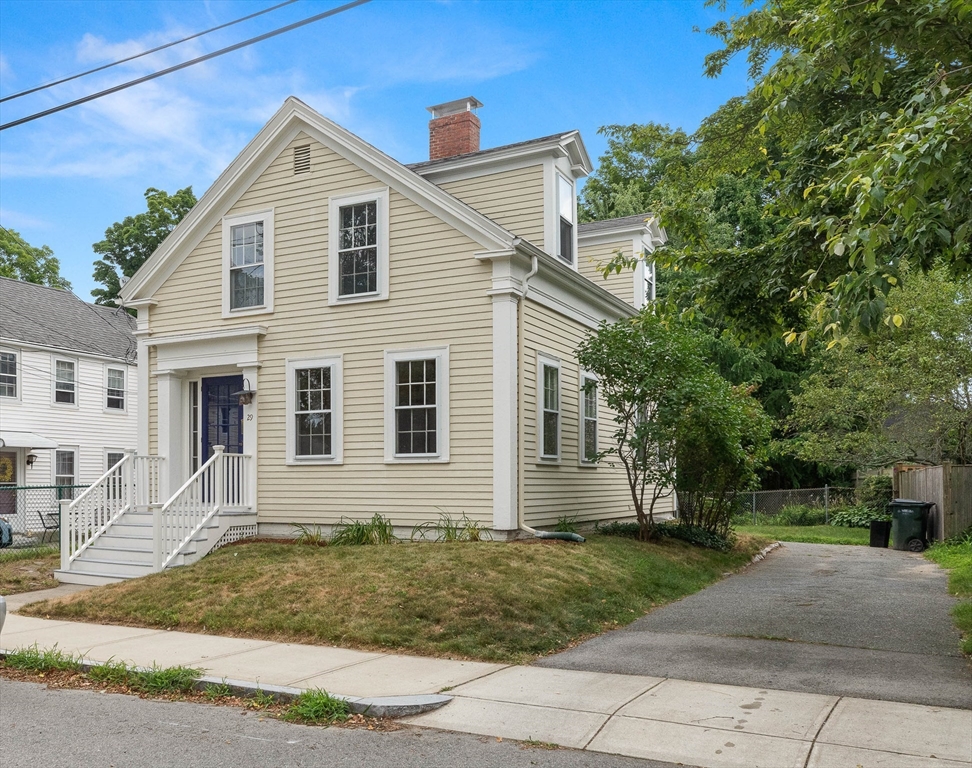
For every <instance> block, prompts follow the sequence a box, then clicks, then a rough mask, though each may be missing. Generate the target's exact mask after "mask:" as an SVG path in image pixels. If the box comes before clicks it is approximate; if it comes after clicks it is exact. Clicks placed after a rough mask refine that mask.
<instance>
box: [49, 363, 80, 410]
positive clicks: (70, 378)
mask: <svg viewBox="0 0 972 768" xmlns="http://www.w3.org/2000/svg"><path fill="white" fill-rule="evenodd" d="M76 368H77V364H76V363H75V362H74V361H73V360H58V359H56V358H55V360H54V402H55V403H64V404H65V405H75V404H76V403H77V388H78V384H77V381H76V380H75V371H76Z"/></svg>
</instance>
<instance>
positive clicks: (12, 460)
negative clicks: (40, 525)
mask: <svg viewBox="0 0 972 768" xmlns="http://www.w3.org/2000/svg"><path fill="white" fill-rule="evenodd" d="M16 487H17V454H16V453H15V452H13V451H10V452H9V453H8V452H7V451H0V517H4V518H7V521H8V522H13V521H12V519H11V518H13V516H14V515H16V514H17V491H15V490H13V489H14V488H16Z"/></svg>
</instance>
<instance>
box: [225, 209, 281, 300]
mask: <svg viewBox="0 0 972 768" xmlns="http://www.w3.org/2000/svg"><path fill="white" fill-rule="evenodd" d="M257 221H262V222H263V306H260V307H246V308H245V309H230V250H231V247H230V246H231V237H230V233H231V231H232V228H233V227H237V226H239V225H241V224H252V223H253V222H257ZM271 312H273V208H267V209H264V210H262V211H248V212H246V213H234V214H232V215H227V216H224V217H223V317H224V318H226V317H245V316H246V315H266V314H270V313H271Z"/></svg>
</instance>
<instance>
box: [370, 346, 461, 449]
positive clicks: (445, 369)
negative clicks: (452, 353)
mask: <svg viewBox="0 0 972 768" xmlns="http://www.w3.org/2000/svg"><path fill="white" fill-rule="evenodd" d="M448 458H449V349H448V347H436V348H432V349H417V350H403V351H396V352H386V353H385V459H386V460H387V461H402V460H405V461H407V460H418V461H423V460H424V461H447V460H448Z"/></svg>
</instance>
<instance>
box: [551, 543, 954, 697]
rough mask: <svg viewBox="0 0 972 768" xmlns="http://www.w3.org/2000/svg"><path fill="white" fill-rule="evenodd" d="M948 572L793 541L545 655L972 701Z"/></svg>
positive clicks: (600, 664)
mask: <svg viewBox="0 0 972 768" xmlns="http://www.w3.org/2000/svg"><path fill="white" fill-rule="evenodd" d="M946 583H947V576H946V574H945V572H944V571H942V570H941V569H939V568H938V566H936V565H934V564H933V563H930V562H929V561H927V560H925V559H924V558H923V557H922V556H921V555H917V554H912V553H910V552H898V551H896V550H890V549H871V548H869V547H856V546H836V545H826V544H795V543H790V544H785V545H784V546H783V547H781V548H779V549H777V550H775V551H774V552H772V553H771V554H769V555H768V556H767V557H766V559H765V560H762V561H761V562H759V563H757V564H755V565H753V566H751V567H749V568H747V569H746V570H745V571H743V572H742V573H740V574H736V575H734V576H731V577H728V578H726V579H724V580H723V581H721V582H719V583H718V584H714V585H713V586H711V587H709V588H707V589H704V590H702V591H701V592H698V593H696V594H694V595H691V596H689V597H687V598H685V599H683V600H680V601H678V602H677V603H672V604H670V605H668V606H665V607H664V608H660V609H658V610H657V611H653V612H652V613H650V614H648V615H647V616H645V617H643V618H641V619H639V620H638V621H636V622H634V623H633V624H630V625H628V626H627V627H625V628H624V629H619V630H615V631H613V632H608V633H607V634H605V635H601V636H600V637H597V638H595V639H593V640H590V641H588V642H586V643H583V644H581V645H579V646H577V647H576V648H572V649H570V650H568V651H565V652H563V653H559V654H556V655H554V656H549V657H547V658H544V659H541V660H540V661H539V662H537V664H538V665H539V666H544V667H557V668H561V669H580V670H589V671H596V672H617V673H621V674H637V675H655V676H658V677H673V678H680V679H683V680H696V681H700V682H711V683H726V684H731V685H745V686H751V687H757V688H776V689H782V690H789V691H806V692H809V693H823V694H830V695H845V696H858V697H862V698H871V699H884V700H888V701H905V702H912V703H915V704H929V705H938V706H949V707H963V708H972V664H970V663H969V661H968V660H966V659H965V658H964V657H963V656H962V654H961V652H960V651H959V645H958V644H959V633H958V631H957V630H956V629H955V628H954V625H953V624H952V618H951V616H950V611H951V609H952V606H953V605H954V604H955V600H954V598H952V597H950V596H949V595H948V593H947V592H946Z"/></svg>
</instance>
